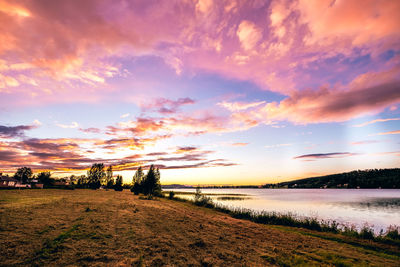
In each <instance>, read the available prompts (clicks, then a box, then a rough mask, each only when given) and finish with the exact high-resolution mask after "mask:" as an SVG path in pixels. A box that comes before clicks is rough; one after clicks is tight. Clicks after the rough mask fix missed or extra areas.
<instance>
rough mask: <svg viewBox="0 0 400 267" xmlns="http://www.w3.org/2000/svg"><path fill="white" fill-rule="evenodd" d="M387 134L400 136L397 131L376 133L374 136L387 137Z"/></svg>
mask: <svg viewBox="0 0 400 267" xmlns="http://www.w3.org/2000/svg"><path fill="white" fill-rule="evenodd" d="M388 134H400V130H398V131H390V132H383V133H377V134H376V135H388Z"/></svg>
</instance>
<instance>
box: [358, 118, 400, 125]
mask: <svg viewBox="0 0 400 267" xmlns="http://www.w3.org/2000/svg"><path fill="white" fill-rule="evenodd" d="M398 120H400V118H391V119H376V120H372V121H367V122H364V123H361V124H357V125H354V126H353V127H364V126H367V125H370V124H374V123H377V122H386V121H398Z"/></svg>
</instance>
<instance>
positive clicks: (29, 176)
mask: <svg viewBox="0 0 400 267" xmlns="http://www.w3.org/2000/svg"><path fill="white" fill-rule="evenodd" d="M13 178H14V179H17V180H18V181H20V183H22V184H28V183H32V182H33V181H34V180H37V183H41V184H43V185H44V187H45V188H51V187H54V186H55V184H56V182H57V181H59V182H68V186H69V188H71V189H74V188H90V189H99V188H105V189H114V190H115V191H122V190H123V189H124V188H126V189H130V190H131V192H132V193H134V194H135V195H138V194H144V195H147V196H160V195H161V183H160V178H161V175H160V170H159V168H157V167H155V166H154V165H151V166H150V168H149V170H148V171H147V173H145V172H144V171H143V168H142V167H141V166H139V167H138V169H137V170H136V172H135V174H134V176H133V178H132V183H131V184H128V185H126V184H125V185H124V184H123V178H122V176H121V175H117V176H116V177H115V178H114V173H113V167H112V166H111V165H110V166H108V167H107V168H106V166H105V165H104V164H103V163H94V164H93V165H92V166H91V167H90V169H89V170H88V171H87V173H86V175H80V176H75V175H71V176H70V177H69V178H68V181H67V179H65V178H62V179H57V180H56V179H54V178H52V177H51V173H50V172H48V171H46V172H39V173H38V174H36V175H33V172H32V169H31V168H29V167H21V168H18V169H17V171H16V172H15V174H14V175H13Z"/></svg>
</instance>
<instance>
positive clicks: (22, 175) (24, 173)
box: [14, 167, 32, 184]
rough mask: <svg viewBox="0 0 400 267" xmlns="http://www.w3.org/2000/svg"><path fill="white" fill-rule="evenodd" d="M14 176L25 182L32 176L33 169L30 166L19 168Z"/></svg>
mask: <svg viewBox="0 0 400 267" xmlns="http://www.w3.org/2000/svg"><path fill="white" fill-rule="evenodd" d="M14 178H15V179H17V180H19V181H20V182H21V183H23V184H25V183H27V182H28V181H29V180H30V179H31V178H32V169H31V168H28V167H22V168H19V169H18V170H17V172H16V173H15V174H14Z"/></svg>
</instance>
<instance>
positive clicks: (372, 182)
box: [263, 168, 400, 189]
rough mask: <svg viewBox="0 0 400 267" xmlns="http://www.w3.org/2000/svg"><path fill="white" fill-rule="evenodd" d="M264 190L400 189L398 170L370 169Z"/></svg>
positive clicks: (272, 186) (280, 185) (290, 183)
mask: <svg viewBox="0 0 400 267" xmlns="http://www.w3.org/2000/svg"><path fill="white" fill-rule="evenodd" d="M263 187H264V188H384V189H395V188H400V168H394V169H370V170H357V171H352V172H345V173H337V174H331V175H325V176H319V177H312V178H305V179H299V180H294V181H290V182H282V183H277V184H265V185H264V186H263Z"/></svg>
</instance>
